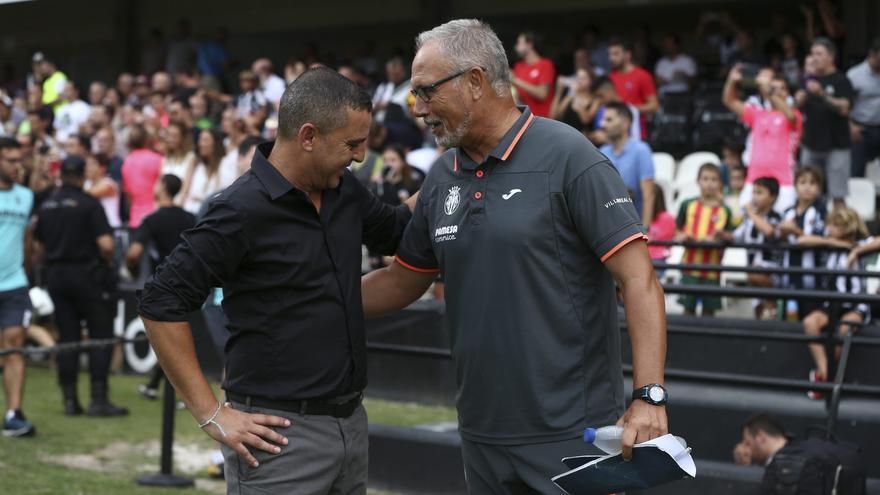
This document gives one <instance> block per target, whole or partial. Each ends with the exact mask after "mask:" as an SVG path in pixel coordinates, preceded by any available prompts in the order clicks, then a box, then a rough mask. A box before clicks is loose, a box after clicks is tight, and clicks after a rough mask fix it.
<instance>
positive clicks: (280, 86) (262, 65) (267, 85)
mask: <svg viewBox="0 0 880 495" xmlns="http://www.w3.org/2000/svg"><path fill="white" fill-rule="evenodd" d="M251 70H252V71H253V72H254V74H256V75H257V77H259V78H260V91H262V92H263V95H264V96H265V97H266V99H267V100H268V101H269V104H270V105H272V112H273V113H275V112H277V110H278V102H280V101H281V95H282V94H284V90H285V89H286V88H287V84H285V83H284V79H281V78H280V77H278V75H277V74H275V72H274V70H273V68H272V61H271V60H269V59H268V58H265V57H264V58H258V59H257V60H255V61H254V63H253V65H252V67H251Z"/></svg>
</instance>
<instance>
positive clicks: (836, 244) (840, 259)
mask: <svg viewBox="0 0 880 495" xmlns="http://www.w3.org/2000/svg"><path fill="white" fill-rule="evenodd" d="M826 232H827V235H826V236H820V235H802V236H800V237H798V240H797V242H798V244H799V245H802V246H815V247H826V248H832V249H831V250H829V251H828V253H827V255H826V258H825V268H827V269H829V270H846V269H847V268H848V266H849V254H850V253H849V252H848V250H849V249H852V248H854V247H857V246H866V245H868V244H870V243H871V241H873V238H871V237H869V235H868V229H867V227H865V223H864V222H863V221H862V219H861V218H860V217H859V214H858V213H857V212H856V211H855V210H853V209H852V208H848V207H845V206H842V207H837V208H835V209H834V210H833V211H832V212H831V213H830V214H829V215H828V227H827V231H826ZM835 248H836V249H835ZM840 248H843V249H846V250H845V251H844V250H840ZM854 265H855V266H853V267H852V268H853V269H854V270H861V271H864V270H865V266H864V263H863V262H861V261H860V260H856V262H855V263H854ZM821 278H822V284H821V285H822V287H821V288H822V289H823V290H827V291H834V292H838V293H842V294H844V293H845V294H866V293H867V279H866V278H865V277H862V276H848V275H834V276H824V277H821ZM837 308H839V309H837V311H836V313H835V314H831V312H832V311H834V310H835V308H833V307H832V306H831V304H830V303H827V302H826V303H825V304H823V305H822V307H821V308H819V309H816V310H814V311H813V312H811V313H810V314H808V315H807V317H806V318H804V321H803V324H804V332H806V334H807V335H821V334H822V332H823V331H825V330H826V328H827V327H828V323H829V322H830V321H831V319H832V318H833V320H834V321H836V322H840V324H839V326H838V327H837V329H836V330H835V329H833V328H832V329H830V331H831V332H834V333H835V334H837V335H839V336H844V335H846V334H849V333H855V332H857V331H858V329H859V328H860V327H859V326H858V325H848V324H847V323H857V324H858V323H862V324H863V323H867V322H868V320H869V319H870V316H871V313H870V308H869V306H868V305H867V304H865V303H851V302H843V303H839V305H838V306H837ZM809 348H810V354H811V355H812V357H813V363H814V364H815V368H813V369H812V370H811V371H810V381H811V382H813V383H816V382H824V381H828V378H829V377H828V354H827V353H826V351H825V345H824V344H822V343H812V344H809ZM840 351H841V349H840V347H839V346H838V347H837V348H836V349H835V359H839V358H840ZM807 396H809V397H810V398H811V399H814V400H819V399H822V398H823V397H824V394H823V393H822V392H819V391H815V390H811V391H809V392H807Z"/></svg>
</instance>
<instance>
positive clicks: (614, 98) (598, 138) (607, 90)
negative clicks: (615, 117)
mask: <svg viewBox="0 0 880 495" xmlns="http://www.w3.org/2000/svg"><path fill="white" fill-rule="evenodd" d="M593 95H594V96H595V97H596V99H597V100H598V101H599V109H598V110H596V118H595V120H594V122H593V129H595V130H594V131H593V132H591V133H589V134H588V135H587V137H588V138H589V139H590V141H592V143H593V144H594V145H596V146H601V145H603V144H606V143H608V136H606V135H605V131H603V130H602V118H603V117H604V116H605V107H606V105H609V104H611V103H613V102H621V99H620V95H618V94H617V90H616V89H614V83H613V82H611V79H608V78H607V77H604V76H602V77H599V78H597V79H596V82H595V83H593ZM627 108H629V112H630V115H632V118H633V122H632V126H630V128H629V137H630V139H641V138H642V126H641V124H640V122H641V121H640V120H639V109H638V108H636V107H635V106H633V105H629V104H627Z"/></svg>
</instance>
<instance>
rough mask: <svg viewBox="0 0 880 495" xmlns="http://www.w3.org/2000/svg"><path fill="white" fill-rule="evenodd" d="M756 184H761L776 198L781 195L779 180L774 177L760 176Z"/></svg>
mask: <svg viewBox="0 0 880 495" xmlns="http://www.w3.org/2000/svg"><path fill="white" fill-rule="evenodd" d="M754 185H755V186H761V187H763V188H764V189H766V190H767V192H769V193H770V196H773V197H774V198H775V197H777V196H779V181H778V180H776V179H775V178H773V177H759V178H757V179H755V182H754Z"/></svg>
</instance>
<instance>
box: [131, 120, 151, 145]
mask: <svg viewBox="0 0 880 495" xmlns="http://www.w3.org/2000/svg"><path fill="white" fill-rule="evenodd" d="M128 147H129V148H131V149H132V150H137V149H141V148H146V147H147V130H146V129H145V128H144V126H142V125H140V124H136V125H133V126H132V127H131V130H130V131H129V132H128Z"/></svg>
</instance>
